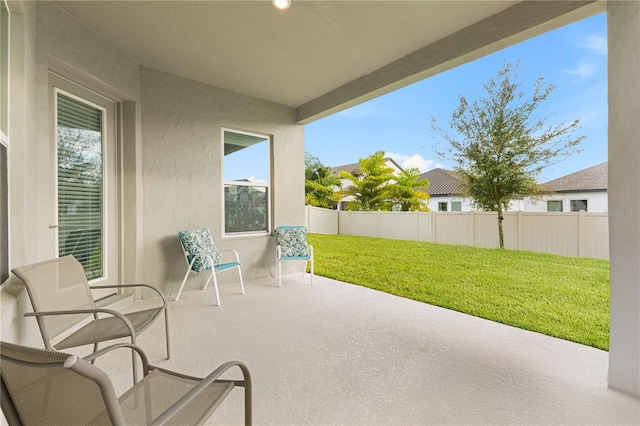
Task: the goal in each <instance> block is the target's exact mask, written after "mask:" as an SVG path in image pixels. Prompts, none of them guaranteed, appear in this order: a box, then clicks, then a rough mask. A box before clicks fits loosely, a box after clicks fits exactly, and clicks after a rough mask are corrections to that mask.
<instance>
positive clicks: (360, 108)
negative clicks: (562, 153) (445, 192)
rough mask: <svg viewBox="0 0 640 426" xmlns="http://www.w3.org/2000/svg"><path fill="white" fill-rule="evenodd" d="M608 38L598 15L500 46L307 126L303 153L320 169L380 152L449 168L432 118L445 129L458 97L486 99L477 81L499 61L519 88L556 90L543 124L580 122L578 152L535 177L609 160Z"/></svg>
mask: <svg viewBox="0 0 640 426" xmlns="http://www.w3.org/2000/svg"><path fill="white" fill-rule="evenodd" d="M606 52H607V42H606V16H605V14H604V13H601V14H598V15H596V16H593V17H590V18H587V19H584V20H582V21H578V22H576V23H573V24H571V25H568V26H565V27H562V28H560V29H557V30H555V31H551V32H549V33H546V34H543V35H541V36H538V37H535V38H533V39H530V40H527V41H525V42H523V43H520V44H517V45H515V46H511V47H508V48H506V49H503V50H500V51H498V52H496V53H493V54H491V55H489V56H485V57H483V58H480V59H477V60H475V61H473V62H470V63H468V64H465V65H462V66H459V67H457V68H455V69H452V70H449V71H446V72H444V73H441V74H439V75H436V76H433V77H430V78H428V79H426V80H423V81H420V82H418V83H414V84H412V85H410V86H407V87H405V88H403V89H400V90H396V91H395V92H392V93H389V94H387V95H384V96H381V97H379V98H376V99H373V100H371V101H368V102H366V103H363V104H360V105H357V106H355V107H352V108H350V109H347V110H345V111H342V112H339V113H337V114H334V115H332V116H330V117H326V118H323V119H321V120H318V121H315V122H313V123H310V124H307V125H306V127H305V150H306V151H307V152H309V153H311V154H313V155H315V156H316V157H318V158H319V159H320V161H321V162H322V163H323V164H324V165H325V166H330V167H334V166H339V165H343V164H350V163H356V162H358V160H359V159H360V158H365V157H368V156H369V155H371V154H373V153H374V152H376V151H379V150H382V151H385V152H386V154H387V156H389V157H392V158H393V159H394V160H396V162H398V164H400V165H401V166H404V167H405V168H408V167H418V168H420V169H421V170H422V171H427V170H430V169H433V168H436V167H444V168H449V169H452V168H453V167H454V164H452V163H450V162H446V161H443V160H442V159H441V158H439V157H437V154H436V152H435V151H436V149H435V147H436V143H437V142H439V141H440V138H439V137H438V135H437V134H435V133H433V132H432V130H431V117H436V118H437V119H438V121H439V123H440V124H441V125H443V126H446V125H447V124H448V122H449V119H450V117H451V113H452V112H453V110H454V109H455V108H456V107H457V106H458V97H459V96H460V95H463V96H464V97H466V98H467V100H469V101H471V100H473V99H475V98H476V97H482V96H484V88H483V84H484V83H486V82H487V81H488V80H489V79H490V78H492V77H495V76H496V75H497V73H498V71H499V70H500V69H501V68H502V66H503V64H504V61H507V62H509V63H515V62H517V61H518V60H520V76H519V79H518V81H519V82H520V84H521V89H523V90H525V92H526V93H531V88H532V87H533V83H534V82H535V80H536V78H538V77H543V78H544V81H545V82H546V83H551V84H553V85H555V86H556V90H555V91H554V92H553V93H552V95H551V96H550V97H549V98H548V99H547V101H546V102H545V103H544V104H543V107H542V108H541V109H540V110H539V113H540V115H541V116H542V117H544V118H547V119H548V120H547V123H548V124H552V123H559V122H562V121H566V122H570V121H573V120H574V119H576V118H578V119H580V126H581V128H580V129H579V131H578V132H577V133H576V135H584V136H585V139H584V141H583V142H582V144H581V146H580V148H581V149H582V152H581V153H580V154H576V155H574V156H572V157H570V158H569V159H567V160H565V161H562V162H560V163H558V164H556V165H552V166H550V167H548V168H546V169H545V170H544V171H543V172H542V174H541V175H540V177H539V182H545V181H547V180H551V179H555V178H557V177H560V176H564V175H566V174H569V173H573V172H575V171H578V170H581V169H584V168H587V167H591V166H594V165H596V164H600V163H602V162H604V161H607V53H606Z"/></svg>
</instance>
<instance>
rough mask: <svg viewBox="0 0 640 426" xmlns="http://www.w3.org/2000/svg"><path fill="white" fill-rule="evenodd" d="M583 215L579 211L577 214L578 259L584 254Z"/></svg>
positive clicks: (583, 213)
mask: <svg viewBox="0 0 640 426" xmlns="http://www.w3.org/2000/svg"><path fill="white" fill-rule="evenodd" d="M585 214H586V213H585V211H584V210H580V211H579V212H578V257H584V252H585V249H584V247H583V245H584V240H585V238H584V234H585V230H584V226H585Z"/></svg>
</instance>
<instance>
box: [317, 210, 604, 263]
mask: <svg viewBox="0 0 640 426" xmlns="http://www.w3.org/2000/svg"><path fill="white" fill-rule="evenodd" d="M608 220H609V218H608V215H607V213H585V212H583V211H582V212H579V213H552V212H521V211H520V212H505V213H504V222H503V225H504V246H505V248H507V249H514V250H529V251H535V252H539V253H552V254H558V255H562V256H572V257H593V258H600V259H609V222H608ZM497 222H498V215H497V213H496V212H428V213H423V212H355V211H336V210H329V209H321V208H318V207H311V206H306V227H307V229H308V230H309V232H312V233H317V234H335V235H354V236H363V237H380V238H390V239H395V240H413V241H427V242H434V243H442V244H460V245H467V246H475V247H488V248H497V247H499V243H498V224H497Z"/></svg>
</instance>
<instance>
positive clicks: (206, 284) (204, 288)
mask: <svg viewBox="0 0 640 426" xmlns="http://www.w3.org/2000/svg"><path fill="white" fill-rule="evenodd" d="M213 274H215V271H214V270H213V268H212V269H211V275H209V278H208V279H207V282H206V283H204V286H203V287H202V289H203V290H206V289H207V287H208V286H209V283H210V282H211V277H213ZM213 279H214V280H215V277H214V278H213Z"/></svg>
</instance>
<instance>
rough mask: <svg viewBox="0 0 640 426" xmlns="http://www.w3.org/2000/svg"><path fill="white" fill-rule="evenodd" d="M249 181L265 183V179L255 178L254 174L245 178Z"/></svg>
mask: <svg viewBox="0 0 640 426" xmlns="http://www.w3.org/2000/svg"><path fill="white" fill-rule="evenodd" d="M246 179H247V180H248V181H249V182H253V183H267V181H266V180H264V179H261V178H257V177H255V176H250V177H248V178H246Z"/></svg>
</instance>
